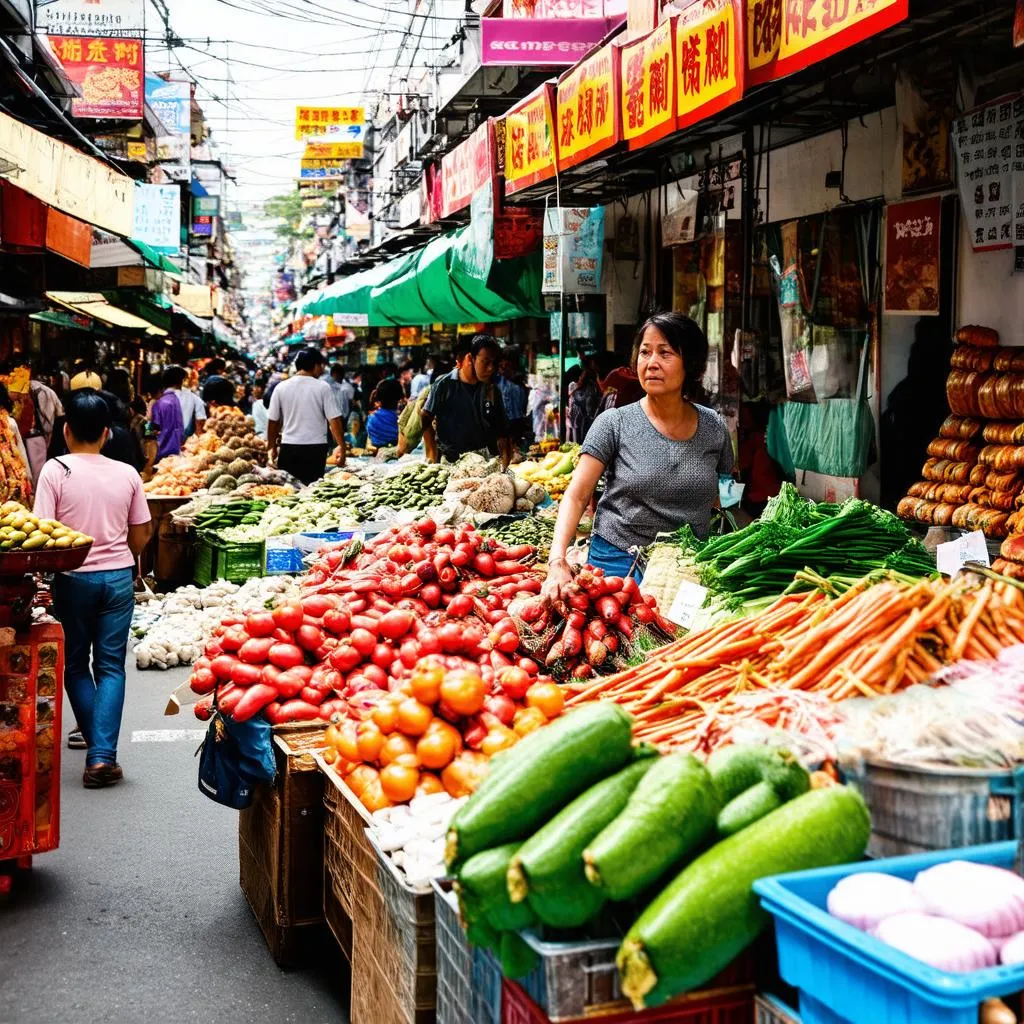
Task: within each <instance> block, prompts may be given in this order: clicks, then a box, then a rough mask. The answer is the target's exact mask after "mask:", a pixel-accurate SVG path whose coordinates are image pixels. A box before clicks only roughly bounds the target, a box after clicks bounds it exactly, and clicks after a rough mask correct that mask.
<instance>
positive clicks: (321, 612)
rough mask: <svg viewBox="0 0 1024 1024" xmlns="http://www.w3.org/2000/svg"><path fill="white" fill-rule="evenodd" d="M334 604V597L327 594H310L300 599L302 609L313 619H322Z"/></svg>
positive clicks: (335, 603)
mask: <svg viewBox="0 0 1024 1024" xmlns="http://www.w3.org/2000/svg"><path fill="white" fill-rule="evenodd" d="M336 605H337V602H336V601H335V599H334V598H333V597H329V596H328V595H327V594H310V595H309V597H304V598H303V599H302V610H303V611H304V612H305V613H306V614H307V615H312V616H313V618H314V619H322V618H323V617H324V616H325V615H326V614H327V613H328V612H329V611H331V610H332V609H333V608H335V607H336Z"/></svg>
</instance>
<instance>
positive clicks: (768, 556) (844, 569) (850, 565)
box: [672, 483, 935, 603]
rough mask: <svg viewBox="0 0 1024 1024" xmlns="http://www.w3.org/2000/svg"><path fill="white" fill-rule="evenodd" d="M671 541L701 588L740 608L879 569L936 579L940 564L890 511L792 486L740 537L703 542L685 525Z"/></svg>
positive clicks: (730, 536)
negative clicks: (811, 495) (805, 493)
mask: <svg viewBox="0 0 1024 1024" xmlns="http://www.w3.org/2000/svg"><path fill="white" fill-rule="evenodd" d="M672 540H673V542H674V543H677V544H679V545H681V546H682V547H683V548H685V549H686V550H687V552H688V554H689V555H690V557H691V558H692V560H693V562H694V563H695V567H696V570H697V574H698V575H699V577H700V581H701V583H702V584H703V585H704V586H706V587H707V588H708V589H709V590H711V591H713V592H715V593H717V594H724V595H728V596H729V597H730V598H731V599H733V600H734V601H735V602H737V603H746V602H749V601H758V600H761V599H763V598H769V597H775V596H778V595H779V594H781V593H783V592H785V591H787V590H794V589H795V590H800V589H811V588H812V587H813V586H815V585H816V582H817V581H816V578H815V576H814V575H813V574H819V575H820V576H826V577H829V578H830V579H833V580H834V579H837V578H839V579H842V578H844V577H851V578H859V577H861V576H866V575H868V574H869V573H872V572H876V571H879V570H890V571H893V572H897V573H902V574H904V575H907V576H915V577H919V576H928V575H931V574H932V573H934V572H935V559H934V558H933V557H932V556H931V555H929V554H928V552H927V551H926V550H925V548H924V547H923V545H921V544H920V543H919V542H918V541H917V540H915V539H914V538H913V537H911V535H910V533H909V532H908V530H907V528H906V526H905V525H904V524H903V522H902V521H901V520H899V519H897V518H896V516H894V515H893V514H892V513H891V512H886V511H885V510H884V509H881V508H879V507H878V506H877V505H873V504H871V502H869V501H863V500H861V499H860V498H850V499H849V500H848V501H845V502H843V503H842V504H841V505H836V504H830V503H826V502H822V503H815V502H813V501H807V500H806V499H805V498H802V497H800V495H799V493H798V492H797V490H796V488H795V487H794V486H793V485H792V484H788V483H787V484H783V486H782V490H781V491H780V492H779V494H778V495H777V496H776V497H774V498H772V499H771V501H769V502H768V505H767V506H766V508H765V510H764V512H763V513H762V515H761V518H760V519H757V520H755V521H754V522H753V523H751V524H750V525H749V526H747V527H744V528H743V529H742V530H737V531H736V532H735V533H730V534H726V535H724V536H721V537H713V538H711V539H710V540H708V541H699V540H698V539H697V538H696V537H695V536H694V534H693V531H692V530H691V529H690V528H689V526H684V527H683V528H682V529H681V530H679V531H677V532H676V533H675V534H674V535H673V537H672ZM805 570H810V572H809V573H806V572H805Z"/></svg>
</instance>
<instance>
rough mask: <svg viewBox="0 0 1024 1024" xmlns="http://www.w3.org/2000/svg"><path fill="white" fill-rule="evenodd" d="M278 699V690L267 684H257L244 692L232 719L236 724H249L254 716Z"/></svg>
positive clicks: (232, 714)
mask: <svg viewBox="0 0 1024 1024" xmlns="http://www.w3.org/2000/svg"><path fill="white" fill-rule="evenodd" d="M276 697H277V690H276V689H275V688H274V687H273V686H267V685H266V683H257V684H256V685H255V686H250V687H249V688H248V689H247V690H245V691H243V693H242V697H241V699H240V700H239V702H238V703H237V704H236V705H235V710H234V711H233V712H232V713H231V717H232V718H233V719H234V720H235V721H236V722H247V721H249V719H250V718H252V717H253V715H255V714H257V713H258V712H260V711H262V710H263V709H264V708H265V707H266V706H267V705H268V704H269V703H270V702H271V701H272V700H274V699H275V698H276Z"/></svg>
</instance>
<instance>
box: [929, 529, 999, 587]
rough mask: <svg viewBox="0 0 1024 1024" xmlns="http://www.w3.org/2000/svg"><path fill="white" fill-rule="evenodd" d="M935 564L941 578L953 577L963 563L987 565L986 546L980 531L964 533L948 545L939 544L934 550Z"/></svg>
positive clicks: (983, 535)
mask: <svg viewBox="0 0 1024 1024" xmlns="http://www.w3.org/2000/svg"><path fill="white" fill-rule="evenodd" d="M935 562H936V564H937V565H938V567H939V572H941V573H942V575H943V576H955V575H956V574H957V573H958V572H959V571H960V570H961V569H962V568H963V567H964V563H965V562H981V564H982V565H988V564H989V559H988V544H987V542H986V541H985V534H983V533H982V532H981V530H975V531H974V532H973V533H965V534H964V535H963V536H962V537H958V538H957V539H956V540H951V541H950V542H949V543H948V544H940V545H939V546H938V547H937V548H936V549H935Z"/></svg>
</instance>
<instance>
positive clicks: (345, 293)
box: [301, 253, 416, 316]
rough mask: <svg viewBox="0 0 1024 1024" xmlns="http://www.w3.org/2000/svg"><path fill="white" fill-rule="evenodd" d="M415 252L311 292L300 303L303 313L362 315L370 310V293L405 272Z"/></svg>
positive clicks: (313, 314) (314, 314)
mask: <svg viewBox="0 0 1024 1024" xmlns="http://www.w3.org/2000/svg"><path fill="white" fill-rule="evenodd" d="M415 255H416V254H415V253H409V254H407V255H405V256H399V257H397V258H396V259H393V260H386V261H385V262H383V263H378V264H377V265H376V266H375V267H370V268H369V269H368V270H362V271H360V272H359V273H358V274H351V275H350V276H348V277H343V278H340V279H339V280H337V281H335V282H334V283H333V284H330V285H328V286H327V287H326V288H321V289H320V290H319V291H317V292H312V293H311V294H310V295H309V296H308V297H307V298H306V299H305V300H304V301H303V302H302V306H301V309H302V312H303V313H305V314H307V315H309V316H334V315H335V314H336V313H338V314H347V315H350V316H365V315H366V314H367V313H368V312H369V309H370V293H371V292H372V291H373V289H374V288H378V287H380V286H382V285H385V284H387V282H388V281H392V280H394V279H395V278H396V277H398V276H399V275H400V274H402V273H403V272H404V270H405V269H406V267H407V266H408V265H409V264H410V262H412V260H413V259H414V258H415Z"/></svg>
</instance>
